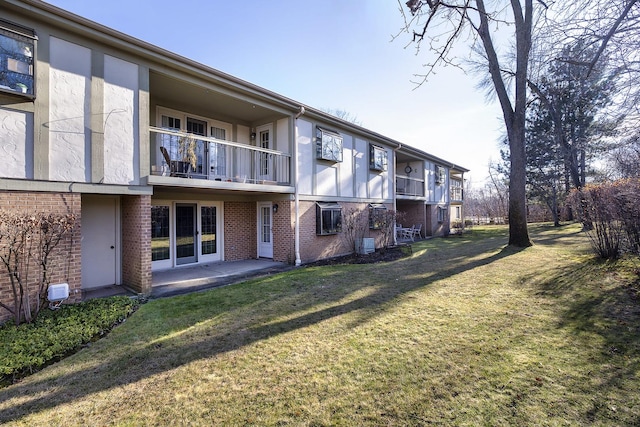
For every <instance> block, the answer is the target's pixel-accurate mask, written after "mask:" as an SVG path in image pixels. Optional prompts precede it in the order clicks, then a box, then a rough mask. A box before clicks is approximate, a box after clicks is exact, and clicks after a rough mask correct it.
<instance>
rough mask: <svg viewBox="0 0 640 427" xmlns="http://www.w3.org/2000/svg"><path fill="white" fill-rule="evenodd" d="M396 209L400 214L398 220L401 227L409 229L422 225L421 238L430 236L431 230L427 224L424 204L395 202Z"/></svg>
mask: <svg viewBox="0 0 640 427" xmlns="http://www.w3.org/2000/svg"><path fill="white" fill-rule="evenodd" d="M396 207H397V209H398V212H401V213H402V218H401V219H399V220H398V222H399V223H400V224H402V226H403V227H411V226H412V225H415V226H417V225H418V224H422V230H421V231H420V234H421V236H422V237H425V236H430V235H431V232H432V230H433V228H432V227H431V226H430V225H429V224H427V211H426V209H427V207H426V205H425V204H424V202H418V203H411V202H407V203H402V202H397V203H396Z"/></svg>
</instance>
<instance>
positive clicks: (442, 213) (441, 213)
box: [438, 206, 447, 223]
mask: <svg viewBox="0 0 640 427" xmlns="http://www.w3.org/2000/svg"><path fill="white" fill-rule="evenodd" d="M446 219H447V210H446V209H445V208H443V207H442V206H438V222H440V223H442V222H445V221H446Z"/></svg>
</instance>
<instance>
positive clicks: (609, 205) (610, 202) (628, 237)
mask: <svg viewBox="0 0 640 427" xmlns="http://www.w3.org/2000/svg"><path fill="white" fill-rule="evenodd" d="M639 192H640V180H638V179H626V180H619V181H616V182H611V183H602V184H597V185H587V186H585V187H584V188H582V189H579V190H574V191H573V192H572V193H571V195H570V197H569V201H570V203H571V204H572V205H573V207H574V209H575V211H576V212H577V213H578V216H579V218H580V220H581V221H582V222H583V223H584V224H585V230H586V232H587V234H588V236H589V239H590V241H591V246H592V247H593V249H594V251H595V252H596V253H597V254H598V256H600V257H601V258H607V259H614V258H617V257H618V256H619V255H620V253H621V252H622V251H629V252H634V253H636V254H637V253H640V194H639Z"/></svg>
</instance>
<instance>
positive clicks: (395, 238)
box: [393, 144, 402, 246]
mask: <svg viewBox="0 0 640 427" xmlns="http://www.w3.org/2000/svg"><path fill="white" fill-rule="evenodd" d="M401 148H402V144H398V146H397V147H396V148H394V149H393V211H394V212H395V213H396V215H397V214H398V203H397V199H398V189H397V188H396V167H397V165H398V161H397V160H396V158H397V156H396V152H397V151H398V150H399V149H401ZM397 245H398V233H396V221H393V246H397Z"/></svg>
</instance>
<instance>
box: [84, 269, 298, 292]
mask: <svg viewBox="0 0 640 427" xmlns="http://www.w3.org/2000/svg"><path fill="white" fill-rule="evenodd" d="M292 268H295V267H294V266H292V265H289V264H285V263H282V262H275V261H272V260H268V259H249V260H241V261H220V262H211V263H207V264H197V265H190V266H184V267H177V268H172V269H169V270H162V271H154V272H153V273H152V276H151V283H152V285H151V298H163V297H169V296H173V295H180V294H185V293H189V292H196V291H202V290H206V289H211V288H214V287H218V286H224V285H228V284H231V283H235V282H241V281H243V280H247V279H249V278H252V277H258V276H263V275H269V274H274V273H279V272H281V271H287V270H290V269H292ZM115 295H126V296H134V295H136V293H135V292H133V291H132V290H131V289H129V288H127V287H126V286H117V285H110V286H105V287H101V288H96V289H89V290H86V291H84V292H83V296H82V299H83V300H87V299H91V298H105V297H109V296H115Z"/></svg>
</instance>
